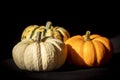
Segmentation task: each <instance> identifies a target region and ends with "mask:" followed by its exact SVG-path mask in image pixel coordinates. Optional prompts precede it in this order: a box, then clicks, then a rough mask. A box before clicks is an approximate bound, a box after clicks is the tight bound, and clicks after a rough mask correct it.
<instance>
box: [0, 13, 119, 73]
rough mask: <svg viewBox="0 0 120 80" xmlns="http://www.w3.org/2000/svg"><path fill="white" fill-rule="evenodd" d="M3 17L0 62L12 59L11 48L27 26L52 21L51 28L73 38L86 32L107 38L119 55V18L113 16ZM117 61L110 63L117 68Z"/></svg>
mask: <svg viewBox="0 0 120 80" xmlns="http://www.w3.org/2000/svg"><path fill="white" fill-rule="evenodd" d="M3 17H4V18H3V20H2V21H3V22H2V24H3V26H2V29H1V36H2V37H1V40H2V42H1V43H2V46H1V47H2V49H1V50H2V52H1V56H0V59H2V60H1V61H4V60H6V59H11V58H12V48H13V46H14V45H15V44H16V43H18V42H19V41H20V38H21V34H22V31H23V30H24V29H25V28H26V27H27V26H29V25H45V24H46V21H52V23H53V26H61V27H64V28H66V29H67V30H68V31H69V32H70V35H71V36H74V35H76V34H80V35H83V34H85V32H86V30H90V31H91V34H92V33H93V34H94V33H97V34H100V35H102V36H105V37H108V38H109V39H111V40H112V41H113V43H114V47H115V53H119V51H120V50H119V46H120V45H119V43H120V42H119V40H120V38H119V35H120V31H119V26H120V24H119V18H118V16H117V15H115V14H113V15H111V14H102V15H79V16H68V15H66V16H42V15H6V16H3ZM2 30H4V31H2ZM116 38H117V39H116ZM115 58H116V57H115ZM118 59H119V57H118V56H117V59H116V60H113V62H112V64H113V65H115V66H117V67H119V66H118V65H119V62H118ZM114 61H115V63H114ZM116 61H117V62H116ZM115 72H116V71H115ZM76 74H77V73H76ZM81 74H82V73H81ZM84 74H86V73H84ZM93 74H94V73H93ZM95 74H96V73H95Z"/></svg>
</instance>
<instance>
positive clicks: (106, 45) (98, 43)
mask: <svg viewBox="0 0 120 80" xmlns="http://www.w3.org/2000/svg"><path fill="white" fill-rule="evenodd" d="M65 44H66V45H67V47H68V62H69V63H70V64H73V65H75V66H79V67H98V66H103V65H105V64H106V63H107V62H108V61H109V60H110V59H111V57H112V55H113V51H114V49H113V45H112V42H111V41H110V39H108V38H107V37H103V36H101V35H99V34H92V35H90V31H86V34H85V35H75V36H72V37H71V38H69V39H68V40H66V41H65Z"/></svg>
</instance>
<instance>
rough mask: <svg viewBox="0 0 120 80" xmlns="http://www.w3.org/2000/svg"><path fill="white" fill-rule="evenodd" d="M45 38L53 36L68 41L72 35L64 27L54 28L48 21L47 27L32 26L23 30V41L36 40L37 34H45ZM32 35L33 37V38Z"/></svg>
mask: <svg viewBox="0 0 120 80" xmlns="http://www.w3.org/2000/svg"><path fill="white" fill-rule="evenodd" d="M43 31H44V34H45V36H52V37H54V38H57V39H60V40H62V41H66V40H67V39H68V38H70V33H69V32H68V30H66V29H65V28H63V27H59V26H52V22H51V21H47V23H46V26H38V25H30V26H28V27H26V28H25V29H24V30H23V33H22V36H21V40H24V39H26V38H32V39H33V40H35V36H36V34H37V32H43ZM30 35H33V36H32V37H31V36H30Z"/></svg>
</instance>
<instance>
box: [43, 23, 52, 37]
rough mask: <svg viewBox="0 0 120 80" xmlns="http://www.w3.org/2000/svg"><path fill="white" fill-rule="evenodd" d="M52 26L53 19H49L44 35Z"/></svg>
mask: <svg viewBox="0 0 120 80" xmlns="http://www.w3.org/2000/svg"><path fill="white" fill-rule="evenodd" d="M51 27H52V22H51V21H47V23H46V26H45V30H44V31H43V35H42V36H45V33H46V31H47V30H48V29H50V28H51Z"/></svg>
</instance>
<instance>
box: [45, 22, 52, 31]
mask: <svg viewBox="0 0 120 80" xmlns="http://www.w3.org/2000/svg"><path fill="white" fill-rule="evenodd" d="M51 27H52V22H51V21H47V23H46V30H48V29H50V28H51Z"/></svg>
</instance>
